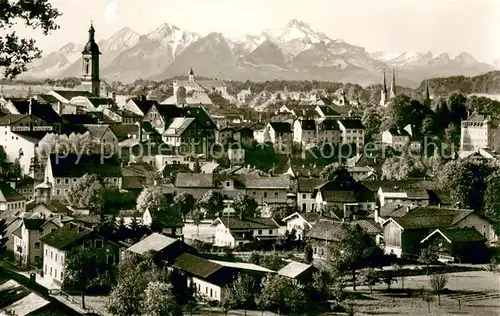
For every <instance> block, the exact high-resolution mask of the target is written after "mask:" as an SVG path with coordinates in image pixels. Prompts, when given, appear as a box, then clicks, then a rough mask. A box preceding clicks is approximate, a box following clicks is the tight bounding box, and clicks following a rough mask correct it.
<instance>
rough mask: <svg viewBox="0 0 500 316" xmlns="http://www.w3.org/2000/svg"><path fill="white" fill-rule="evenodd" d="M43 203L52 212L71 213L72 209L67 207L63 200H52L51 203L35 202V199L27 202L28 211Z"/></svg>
mask: <svg viewBox="0 0 500 316" xmlns="http://www.w3.org/2000/svg"><path fill="white" fill-rule="evenodd" d="M39 205H43V206H45V207H46V208H47V209H48V210H49V211H50V212H52V213H58V214H69V213H71V212H72V211H71V210H70V209H69V208H67V207H66V205H64V204H62V203H61V201H59V200H50V202H49V204H45V203H35V201H34V200H33V201H29V202H27V203H26V211H27V212H29V211H31V210H33V209H35V207H37V206H39Z"/></svg>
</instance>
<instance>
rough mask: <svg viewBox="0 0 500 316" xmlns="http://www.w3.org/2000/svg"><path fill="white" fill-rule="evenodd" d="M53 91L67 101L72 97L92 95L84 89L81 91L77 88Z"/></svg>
mask: <svg viewBox="0 0 500 316" xmlns="http://www.w3.org/2000/svg"><path fill="white" fill-rule="evenodd" d="M53 91H54V92H55V93H57V94H59V95H60V96H62V97H63V98H65V99H66V100H68V101H69V100H71V99H73V98H74V97H92V96H93V94H92V93H90V92H88V91H85V90H82V91H78V90H53Z"/></svg>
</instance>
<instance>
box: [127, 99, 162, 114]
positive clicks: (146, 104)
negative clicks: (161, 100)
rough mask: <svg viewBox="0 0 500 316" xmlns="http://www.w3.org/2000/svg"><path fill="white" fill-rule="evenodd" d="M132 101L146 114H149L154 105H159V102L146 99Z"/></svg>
mask: <svg viewBox="0 0 500 316" xmlns="http://www.w3.org/2000/svg"><path fill="white" fill-rule="evenodd" d="M130 101H132V102H134V103H135V105H137V107H138V108H139V109H140V110H141V111H142V113H144V114H146V113H148V111H149V110H150V109H151V107H152V106H153V105H158V101H154V100H147V99H146V98H133V99H130Z"/></svg>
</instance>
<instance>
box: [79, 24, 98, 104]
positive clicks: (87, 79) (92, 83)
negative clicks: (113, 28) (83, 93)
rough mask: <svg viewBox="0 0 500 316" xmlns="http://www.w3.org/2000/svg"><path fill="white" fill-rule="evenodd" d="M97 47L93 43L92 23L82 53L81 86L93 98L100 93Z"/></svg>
mask: <svg viewBox="0 0 500 316" xmlns="http://www.w3.org/2000/svg"><path fill="white" fill-rule="evenodd" d="M99 55H101V52H100V51H99V46H98V45H97V43H96V42H95V30H94V25H93V24H92V22H91V23H90V29H89V40H88V42H87V44H86V45H85V47H84V49H83V51H82V62H83V64H82V72H83V75H82V86H84V87H85V88H86V89H87V90H88V91H89V92H91V93H92V94H93V95H94V96H96V97H98V96H100V93H101V80H100V79H99Z"/></svg>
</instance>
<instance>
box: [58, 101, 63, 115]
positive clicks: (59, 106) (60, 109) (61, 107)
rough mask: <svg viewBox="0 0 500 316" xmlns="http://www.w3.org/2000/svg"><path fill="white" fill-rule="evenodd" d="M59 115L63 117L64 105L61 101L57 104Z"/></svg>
mask: <svg viewBox="0 0 500 316" xmlns="http://www.w3.org/2000/svg"><path fill="white" fill-rule="evenodd" d="M57 114H59V115H63V104H62V102H61V101H58V102H57Z"/></svg>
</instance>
